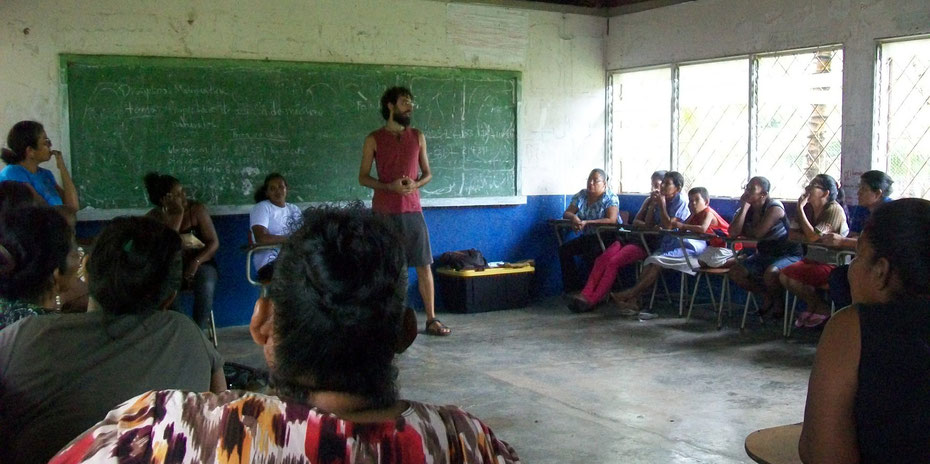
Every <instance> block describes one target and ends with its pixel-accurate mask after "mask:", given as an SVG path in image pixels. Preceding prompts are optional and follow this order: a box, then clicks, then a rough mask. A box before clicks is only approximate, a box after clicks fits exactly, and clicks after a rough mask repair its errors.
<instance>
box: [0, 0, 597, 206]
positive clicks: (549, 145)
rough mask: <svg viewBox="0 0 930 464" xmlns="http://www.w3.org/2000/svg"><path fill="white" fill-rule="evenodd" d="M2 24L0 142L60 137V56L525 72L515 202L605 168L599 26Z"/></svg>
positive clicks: (89, 13) (99, 12)
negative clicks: (19, 127)
mask: <svg viewBox="0 0 930 464" xmlns="http://www.w3.org/2000/svg"><path fill="white" fill-rule="evenodd" d="M0 24H2V26H3V27H2V28H0V99H2V100H0V101H2V110H0V133H2V134H3V136H4V137H5V134H6V131H7V130H9V127H11V126H12V125H13V124H14V123H16V122H17V121H19V120H22V119H35V120H38V121H40V122H42V123H44V124H45V126H46V129H47V132H48V134H49V137H50V138H51V139H52V140H53V141H54V142H55V143H56V144H58V145H59V147H60V146H61V145H63V144H62V143H59V142H60V141H63V140H66V139H67V138H66V135H67V134H66V131H67V128H66V127H65V125H66V121H65V120H64V118H63V115H62V108H63V101H62V96H61V95H60V81H59V61H58V55H59V54H60V53H87V54H127V55H158V56H181V57H210V58H243V59H265V58H268V59H272V60H275V59H278V60H296V61H321V62H342V63H379V64H400V65H419V66H448V67H463V68H489V69H512V70H519V71H522V72H523V83H522V89H523V90H522V102H521V107H520V113H519V115H518V138H519V140H518V154H519V162H520V165H521V168H520V169H521V171H520V177H521V179H522V187H523V188H522V193H523V194H526V195H535V194H556V193H570V192H575V191H577V190H578V189H580V188H583V187H584V180H585V178H586V177H587V173H588V171H589V170H590V169H591V168H592V167H595V166H598V167H602V166H603V164H604V86H605V75H604V53H605V37H604V35H605V32H606V21H605V19H604V18H599V17H594V16H582V15H562V14H560V13H553V12H543V11H533V10H521V9H511V8H502V7H497V6H487V5H475V4H456V3H446V2H442V1H427V0H273V1H262V0H236V1H233V0H160V1H158V2H150V1H145V0H94V1H80V0H2V1H0ZM27 30H28V34H27V33H26V31H27ZM478 30H480V31H481V33H480V34H470V33H469V32H470V31H478ZM414 117H415V116H414ZM414 124H416V120H414ZM423 129H425V132H426V135H427V138H428V137H429V128H428V127H426V128H423ZM364 135H365V134H359V140H358V141H359V156H360V157H361V143H362V139H363V137H364ZM4 141H5V139H4ZM63 151H65V152H66V153H65V156H67V155H68V153H67V150H66V149H65V150H63ZM49 164H52V163H49ZM48 168H50V169H54V168H53V166H48Z"/></svg>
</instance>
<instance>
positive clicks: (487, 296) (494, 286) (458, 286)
mask: <svg viewBox="0 0 930 464" xmlns="http://www.w3.org/2000/svg"><path fill="white" fill-rule="evenodd" d="M535 272H536V268H534V267H533V266H526V267H520V268H493V269H485V270H483V271H456V270H453V269H451V268H448V267H441V268H439V269H437V270H436V287H437V290H438V293H439V296H440V300H441V301H440V303H441V309H444V310H446V311H451V312H456V313H480V312H485V311H497V310H501V309H513V308H522V307H524V306H526V305H528V304H529V302H530V289H531V288H532V286H533V276H534V275H535Z"/></svg>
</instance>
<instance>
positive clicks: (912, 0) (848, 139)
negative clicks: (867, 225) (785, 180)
mask: <svg viewBox="0 0 930 464" xmlns="http://www.w3.org/2000/svg"><path fill="white" fill-rule="evenodd" d="M609 30H610V34H609V36H608V39H607V59H606V67H607V69H610V70H616V69H631V68H637V67H644V66H652V65H659V64H666V63H672V62H683V61H695V60H706V59H713V58H721V57H727V56H738V55H747V54H751V53H760V52H771V51H778V50H789V49H796V48H805V47H812V46H817V45H826V44H837V43H839V44H843V46H844V52H843V53H844V55H843V72H844V76H843V144H842V147H843V158H842V163H843V165H842V168H843V182H844V183H845V184H846V185H847V186H852V187H851V189H850V190H847V193H851V194H852V198H855V186H856V185H857V184H858V176H859V174H860V173H862V172H864V171H867V170H869V169H871V166H872V165H873V164H875V165H876V166H877V165H878V163H877V160H873V151H874V150H873V142H872V137H873V133H872V130H873V129H872V115H873V111H872V108H873V83H874V80H875V57H876V46H877V42H876V41H877V40H878V39H885V38H892V37H901V36H909V35H917V34H926V33H930V3H928V2H927V0H820V1H810V0H698V1H696V2H691V3H684V4H680V5H676V6H672V7H667V8H660V9H656V10H651V11H646V12H641V13H635V14H630V15H625V16H617V17H613V18H610V29H609Z"/></svg>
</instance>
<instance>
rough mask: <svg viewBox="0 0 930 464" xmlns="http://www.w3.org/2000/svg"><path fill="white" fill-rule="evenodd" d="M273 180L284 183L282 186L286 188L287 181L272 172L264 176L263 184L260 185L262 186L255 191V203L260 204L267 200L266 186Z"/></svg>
mask: <svg viewBox="0 0 930 464" xmlns="http://www.w3.org/2000/svg"><path fill="white" fill-rule="evenodd" d="M275 179H281V180H282V181H284V186H285V187H286V186H287V179H285V178H284V176H282V175H281V174H280V173H277V172H272V173H271V174H268V175H267V176H265V182H263V183H262V186H261V187H259V188H258V190H256V191H255V196H254V197H253V198H254V200H255V203H261V202H263V201H265V200H267V199H268V184H270V183H271V181H273V180H275Z"/></svg>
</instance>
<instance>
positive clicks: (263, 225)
mask: <svg viewBox="0 0 930 464" xmlns="http://www.w3.org/2000/svg"><path fill="white" fill-rule="evenodd" d="M255 203H256V204H255V206H253V207H252V212H251V213H249V229H250V234H251V238H252V243H254V244H256V245H276V244H279V243H284V240H285V239H286V238H287V236H288V235H290V233H291V231H292V230H293V226H294V225H295V224H296V223H297V221H299V220H300V208H298V207H297V205H294V204H291V203H287V179H285V178H284V176H282V175H281V174H279V173H277V172H273V173H271V174H268V176H267V177H265V183H263V184H262V186H261V187H260V188H259V189H258V191H256V192H255ZM277 257H278V250H277V248H276V249H273V250H265V251H259V252H256V253H255V254H253V255H252V264H253V265H255V270H257V271H259V280H262V277H263V276H265V277H271V276H270V270H271V268H268V270H266V271H265V272H262V271H261V269H262V268H263V267H264V266H265V265H266V264H268V263H270V262H272V261H274V260H275V258H277ZM266 272H267V273H269V274H266Z"/></svg>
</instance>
